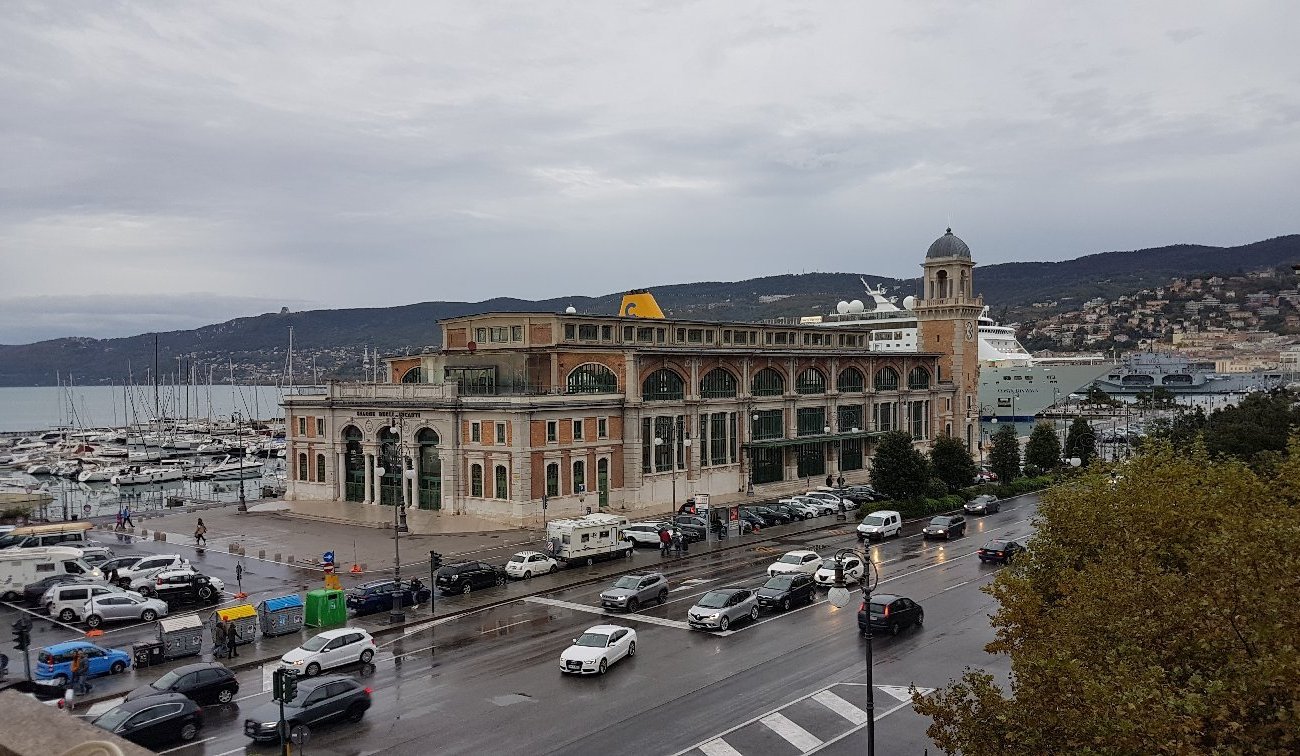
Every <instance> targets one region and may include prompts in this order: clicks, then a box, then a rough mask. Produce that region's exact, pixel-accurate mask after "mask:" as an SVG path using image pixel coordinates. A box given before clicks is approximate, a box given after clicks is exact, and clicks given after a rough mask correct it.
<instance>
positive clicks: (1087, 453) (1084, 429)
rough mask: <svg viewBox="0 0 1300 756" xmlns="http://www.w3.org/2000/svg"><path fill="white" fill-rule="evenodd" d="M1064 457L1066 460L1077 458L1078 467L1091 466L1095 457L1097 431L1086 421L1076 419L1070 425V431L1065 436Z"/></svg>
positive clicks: (1079, 418)
mask: <svg viewBox="0 0 1300 756" xmlns="http://www.w3.org/2000/svg"><path fill="white" fill-rule="evenodd" d="M1065 456H1066V458H1067V459H1073V458H1075V457H1078V458H1079V462H1080V465H1079V466H1080V467H1087V466H1088V465H1090V464H1092V460H1093V459H1094V458H1095V457H1096V456H1097V431H1095V430H1093V428H1092V426H1091V425H1089V424H1088V421H1087V420H1084V419H1083V418H1081V417H1076V418H1074V422H1072V423H1070V430H1069V431H1067V432H1066V434H1065Z"/></svg>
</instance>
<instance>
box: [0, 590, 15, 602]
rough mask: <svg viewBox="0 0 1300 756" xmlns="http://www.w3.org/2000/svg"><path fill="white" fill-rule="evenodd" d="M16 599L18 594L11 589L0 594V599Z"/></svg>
mask: <svg viewBox="0 0 1300 756" xmlns="http://www.w3.org/2000/svg"><path fill="white" fill-rule="evenodd" d="M17 600H18V594H17V593H14V592H13V591H5V592H4V594H3V595H0V601H17Z"/></svg>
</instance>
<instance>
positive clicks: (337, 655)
mask: <svg viewBox="0 0 1300 756" xmlns="http://www.w3.org/2000/svg"><path fill="white" fill-rule="evenodd" d="M373 658H375V639H374V638H371V637H370V633H368V632H366V631H365V630H362V629H361V628H357V627H341V628H339V629H337V630H326V631H325V632H323V633H321V634H319V635H317V636H316V637H314V638H311V639H310V640H308V641H307V642H306V643H304V644H302V645H301V646H299V647H297V648H295V649H294V650H292V651H290V652H289V653H287V654H285V655H284V656H281V657H280V666H281V667H288V668H289V669H300V670H302V671H303V674H305V675H306V676H307V677H315V676H316V675H319V674H320V672H321V670H322V669H329V668H331V667H342V666H344V665H346V664H352V663H353V662H361V663H362V664H369V663H370V660H371V659H373Z"/></svg>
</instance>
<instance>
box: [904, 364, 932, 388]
mask: <svg viewBox="0 0 1300 756" xmlns="http://www.w3.org/2000/svg"><path fill="white" fill-rule="evenodd" d="M907 387H908V388H909V389H913V390H924V389H928V388H930V371H929V370H926V369H925V368H923V367H920V366H919V365H918V366H917V367H914V368H912V369H911V370H910V371H909V372H908V373H907Z"/></svg>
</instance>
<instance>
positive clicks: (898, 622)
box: [858, 593, 925, 635]
mask: <svg viewBox="0 0 1300 756" xmlns="http://www.w3.org/2000/svg"><path fill="white" fill-rule="evenodd" d="M868 618H870V619H868ZM924 621H925V611H924V610H923V609H921V605H920V604H918V603H916V602H915V601H913V600H912V599H910V598H906V597H904V596H895V595H894V594H892V593H873V594H872V595H871V606H870V608H868V606H867V602H866V601H863V602H862V605H861V606H859V607H858V633H859V634H862V635H866V633H867V625H868V623H870V625H871V631H872V632H873V633H874V632H876V631H877V630H879V631H882V632H887V633H889V634H890V635H898V631H899V630H906V629H907V628H909V627H911V626H912V625H916V626H917V627H920V626H921V624H922V623H923V622H924Z"/></svg>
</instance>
